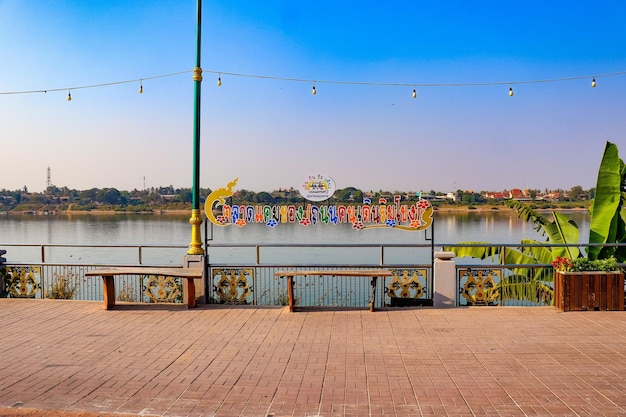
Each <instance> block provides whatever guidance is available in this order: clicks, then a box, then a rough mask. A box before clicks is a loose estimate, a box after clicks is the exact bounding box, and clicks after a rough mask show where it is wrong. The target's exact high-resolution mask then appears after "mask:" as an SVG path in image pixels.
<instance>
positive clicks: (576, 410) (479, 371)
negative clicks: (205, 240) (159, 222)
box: [0, 299, 626, 417]
mask: <svg viewBox="0 0 626 417" xmlns="http://www.w3.org/2000/svg"><path fill="white" fill-rule="evenodd" d="M0 337H1V340H2V342H1V345H0V416H11V417H13V416H28V417H57V416H68V417H128V416H138V415H141V416H150V415H157V416H190V417H199V416H211V417H218V416H219V417H222V416H223V417H231V416H232V417H234V416H238V417H264V416H268V415H272V416H274V417H282V416H302V417H314V416H316V417H317V416H319V417H334V416H347V417H357V416H367V417H378V416H380V417H386V416H402V417H411V416H626V380H625V377H626V313H625V312H600V311H594V312H568V313H563V312H560V311H558V310H556V309H553V308H551V307H546V308H544V307H540V308H534V307H526V308H513V307H504V308H469V309H467V308H465V309H464V308H460V309H433V308H421V309H389V310H382V311H377V312H375V313H370V312H369V311H367V310H341V311H336V310H332V309H323V310H305V311H299V312H295V313H289V312H288V310H287V309H286V308H254V307H222V306H219V307H216V306H200V307H199V308H197V309H193V310H187V309H184V308H182V307H180V306H155V305H121V306H119V308H118V309H115V310H112V311H106V310H103V309H102V303H101V302H84V301H58V300H16V299H0Z"/></svg>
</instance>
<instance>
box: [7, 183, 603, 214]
mask: <svg viewBox="0 0 626 417" xmlns="http://www.w3.org/2000/svg"><path fill="white" fill-rule="evenodd" d="M210 193H211V190H210V189H208V188H201V189H200V190H199V194H200V201H201V202H202V203H203V202H204V200H205V199H206V197H207V196H208V195H209V194H210ZM525 194H526V195H528V196H529V197H530V198H531V199H532V200H534V199H535V198H537V197H538V196H546V195H556V196H559V197H558V198H554V199H553V200H552V201H571V202H577V201H583V200H588V199H590V198H593V194H594V190H593V189H591V190H583V188H582V187H581V186H574V187H572V188H571V189H570V190H558V189H557V190H547V189H546V190H545V191H544V192H543V193H542V192H541V191H540V190H526V192H525ZM396 195H399V196H401V198H402V201H403V202H408V201H416V200H417V199H419V198H429V199H430V200H431V201H432V204H433V205H435V206H436V205H439V204H455V205H475V204H501V202H498V201H493V199H489V198H486V197H485V196H486V195H488V193H487V192H486V191H481V192H473V191H463V190H457V191H456V192H454V193H442V192H437V191H434V190H430V191H427V192H425V191H421V192H402V191H384V190H379V191H367V192H366V191H362V190H359V189H357V188H355V187H346V188H342V189H338V190H336V191H335V193H334V194H333V196H332V197H331V198H330V199H329V200H328V201H327V203H328V204H337V203H345V204H350V203H352V204H361V203H363V201H364V199H366V198H369V199H371V202H372V203H378V201H379V199H380V198H386V199H388V202H392V201H393V198H394V196H396ZM191 201H192V190H191V188H174V187H173V186H171V185H170V186H167V187H151V188H147V189H145V190H137V189H134V190H132V191H120V190H118V189H116V188H91V189H88V190H75V189H70V188H68V187H57V186H54V185H53V186H50V187H48V188H47V189H46V190H45V191H44V192H41V193H37V192H32V193H31V192H29V191H28V188H27V187H23V188H22V189H19V190H13V191H10V190H6V189H2V190H0V211H41V210H50V211H67V210H98V209H101V210H120V211H152V210H168V209H171V210H174V209H188V208H190V207H191ZM304 202H305V199H304V198H303V197H302V196H301V195H300V193H299V191H298V190H297V189H294V188H289V189H282V188H281V189H278V190H274V191H271V192H267V191H261V192H254V191H249V190H245V189H244V190H238V191H236V192H235V193H234V194H233V196H232V197H231V198H230V199H229V201H228V203H229V204H297V203H304Z"/></svg>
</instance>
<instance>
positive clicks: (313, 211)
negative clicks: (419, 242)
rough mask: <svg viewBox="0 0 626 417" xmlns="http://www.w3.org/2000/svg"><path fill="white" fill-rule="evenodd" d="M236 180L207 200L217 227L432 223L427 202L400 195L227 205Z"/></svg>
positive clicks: (414, 227) (419, 226)
mask: <svg viewBox="0 0 626 417" xmlns="http://www.w3.org/2000/svg"><path fill="white" fill-rule="evenodd" d="M236 184H237V179H236V178H235V179H234V180H233V181H231V182H229V183H228V185H227V186H226V187H223V188H218V189H216V190H215V191H213V192H212V193H211V194H209V196H208V197H207V200H206V203H205V205H204V207H205V211H206V216H207V220H208V221H210V222H211V223H213V224H215V225H217V226H231V225H233V224H235V225H237V226H239V227H243V226H245V225H246V224H248V223H262V224H265V225H266V226H269V227H276V226H278V225H279V224H280V223H297V224H300V225H301V226H309V225H312V226H315V225H317V224H333V225H336V224H341V223H349V224H351V225H352V227H353V228H354V229H357V230H362V229H372V228H380V227H389V228H393V229H400V230H408V231H418V230H425V229H428V228H429V227H430V226H431V225H432V223H433V207H432V206H431V205H430V203H429V202H428V200H422V199H419V200H418V201H417V202H415V203H410V204H401V200H402V198H401V196H399V195H397V196H394V197H393V200H392V201H391V202H388V201H387V199H386V198H380V199H379V200H378V204H372V202H371V200H370V199H364V200H363V203H362V204H360V205H359V204H354V205H346V204H328V205H321V204H320V205H316V204H311V203H307V204H303V205H298V206H296V205H295V204H288V205H267V204H266V205H243V204H242V205H232V206H231V205H228V204H226V200H225V199H226V198H227V197H230V196H232V195H233V188H234V186H235V185H236Z"/></svg>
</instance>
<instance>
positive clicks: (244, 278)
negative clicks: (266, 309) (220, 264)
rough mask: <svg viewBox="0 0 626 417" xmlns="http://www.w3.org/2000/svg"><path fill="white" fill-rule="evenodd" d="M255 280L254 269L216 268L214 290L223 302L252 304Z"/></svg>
mask: <svg viewBox="0 0 626 417" xmlns="http://www.w3.org/2000/svg"><path fill="white" fill-rule="evenodd" d="M253 280H254V270H253V269H231V268H219V269H214V270H213V282H214V286H213V291H214V292H215V296H216V297H217V299H218V300H219V302H220V303H221V304H251V303H252V301H251V300H249V299H250V298H251V297H252V293H253V286H252V285H250V282H253ZM216 281H217V282H216Z"/></svg>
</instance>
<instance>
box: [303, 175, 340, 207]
mask: <svg viewBox="0 0 626 417" xmlns="http://www.w3.org/2000/svg"><path fill="white" fill-rule="evenodd" d="M335 188H336V187H335V181H333V179H332V178H330V177H329V176H327V175H322V174H315V175H308V176H307V177H306V178H305V179H304V181H302V183H301V184H300V195H301V196H302V197H304V199H305V200H309V201H324V200H328V199H329V198H331V197H332V196H333V194H335Z"/></svg>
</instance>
